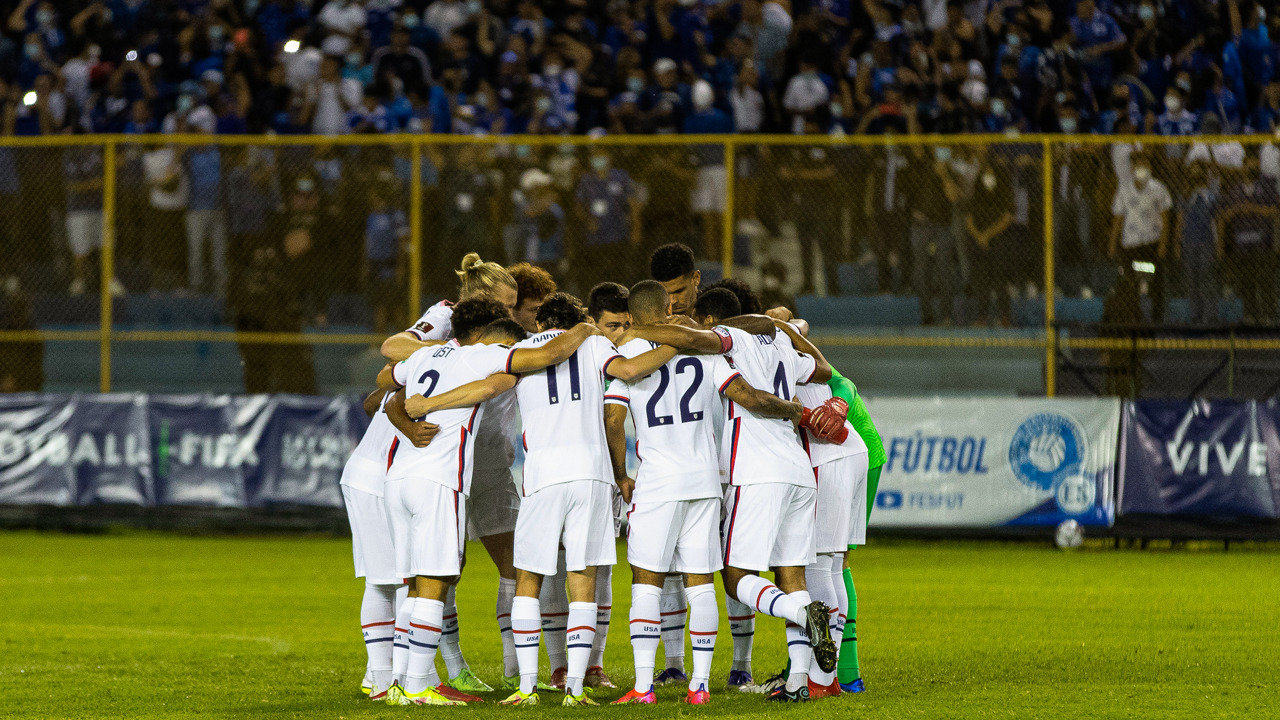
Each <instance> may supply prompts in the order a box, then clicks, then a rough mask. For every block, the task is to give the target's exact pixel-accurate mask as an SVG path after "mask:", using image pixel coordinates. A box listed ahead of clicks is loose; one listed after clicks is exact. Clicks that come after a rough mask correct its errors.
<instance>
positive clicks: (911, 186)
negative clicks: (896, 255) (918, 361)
mask: <svg viewBox="0 0 1280 720" xmlns="http://www.w3.org/2000/svg"><path fill="white" fill-rule="evenodd" d="M1085 1H1086V2H1088V0H1085ZM913 151H914V152H913V156H912V157H910V158H909V159H908V164H907V167H906V177H905V178H904V180H903V181H902V183H901V186H902V189H903V191H904V192H905V193H906V194H907V198H906V201H907V207H909V208H910V215H911V227H910V231H909V235H908V240H909V241H910V244H911V287H912V289H913V290H914V291H915V293H916V294H917V295H918V296H919V297H920V306H921V307H920V309H921V316H922V317H923V319H924V322H925V323H926V324H932V323H949V322H950V321H951V320H952V317H953V312H954V301H955V299H956V289H957V286H958V285H959V283H960V275H959V273H960V258H959V254H958V249H957V247H956V239H955V236H954V235H953V234H952V232H951V220H952V208H953V207H954V206H955V203H956V202H957V201H958V200H959V199H960V192H959V188H958V187H957V185H956V182H955V179H954V178H953V177H952V174H951V168H950V162H951V148H949V147H946V146H943V145H940V146H937V147H934V148H933V150H932V152H931V153H929V154H926V152H925V150H924V149H923V148H920V147H918V146H917V147H916V148H913Z"/></svg>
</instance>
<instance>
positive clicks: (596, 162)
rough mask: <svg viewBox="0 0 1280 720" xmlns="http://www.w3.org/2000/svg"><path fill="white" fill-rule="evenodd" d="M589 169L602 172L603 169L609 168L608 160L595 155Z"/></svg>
mask: <svg viewBox="0 0 1280 720" xmlns="http://www.w3.org/2000/svg"><path fill="white" fill-rule="evenodd" d="M591 167H593V168H595V169H596V170H604V169H605V168H607V167H609V158H607V157H605V156H603V155H597V156H595V157H593V158H591Z"/></svg>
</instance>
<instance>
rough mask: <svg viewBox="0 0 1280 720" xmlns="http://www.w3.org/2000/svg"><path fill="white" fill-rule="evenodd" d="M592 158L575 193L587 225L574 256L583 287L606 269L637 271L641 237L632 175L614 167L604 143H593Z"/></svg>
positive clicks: (625, 274) (626, 273) (580, 215)
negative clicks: (637, 251) (637, 255)
mask: <svg viewBox="0 0 1280 720" xmlns="http://www.w3.org/2000/svg"><path fill="white" fill-rule="evenodd" d="M590 158H591V159H590V165H591V168H590V170H589V171H588V172H586V173H584V174H583V175H582V177H581V178H579V179H578V187H577V192H576V193H575V199H576V201H577V202H576V209H577V212H578V220H579V221H580V222H581V223H582V226H583V228H584V232H583V239H582V250H581V252H580V253H578V254H577V257H576V258H574V269H575V270H576V271H577V272H578V274H579V277H578V286H579V287H580V288H588V287H591V286H592V285H594V284H595V282H597V281H598V278H600V277H603V275H604V274H605V272H604V271H605V269H606V268H609V269H610V272H612V273H613V274H614V276H622V277H629V276H630V275H631V274H632V273H633V272H636V270H637V267H638V265H637V257H636V253H635V246H636V245H637V244H638V243H639V242H640V240H641V235H640V211H641V207H642V204H641V202H640V196H639V194H638V192H637V190H636V187H635V183H634V182H633V181H632V179H631V176H630V175H629V174H628V173H627V172H626V171H625V170H623V169H621V168H617V167H614V166H613V159H612V157H611V156H610V153H609V150H608V149H607V148H606V147H604V146H601V145H595V146H592V148H591V152H590ZM721 169H722V170H723V168H721Z"/></svg>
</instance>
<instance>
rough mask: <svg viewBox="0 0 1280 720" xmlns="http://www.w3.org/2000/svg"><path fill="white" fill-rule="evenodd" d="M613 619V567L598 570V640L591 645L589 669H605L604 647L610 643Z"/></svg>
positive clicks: (606, 566)
mask: <svg viewBox="0 0 1280 720" xmlns="http://www.w3.org/2000/svg"><path fill="white" fill-rule="evenodd" d="M612 619H613V566H612V565H601V566H600V567H598V568H596V639H595V641H594V642H592V643H591V659H590V660H588V661H587V668H588V669H590V668H593V667H604V646H605V645H606V644H608V642H609V621H610V620H612Z"/></svg>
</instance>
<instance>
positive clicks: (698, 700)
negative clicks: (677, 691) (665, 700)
mask: <svg viewBox="0 0 1280 720" xmlns="http://www.w3.org/2000/svg"><path fill="white" fill-rule="evenodd" d="M682 702H684V703H685V704H687V705H710V704H711V693H709V692H707V686H706V685H705V684H703V685H699V686H698V689H697V690H690V691H689V692H688V694H686V695H685V696H684V700H683V701H682Z"/></svg>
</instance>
